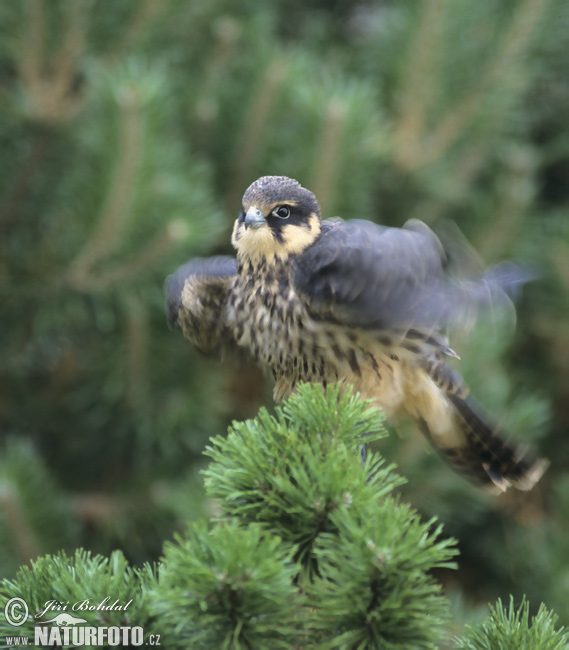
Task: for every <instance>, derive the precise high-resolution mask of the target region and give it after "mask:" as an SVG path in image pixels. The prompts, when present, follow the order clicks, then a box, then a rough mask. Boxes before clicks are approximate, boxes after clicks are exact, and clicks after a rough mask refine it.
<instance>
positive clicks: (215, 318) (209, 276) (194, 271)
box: [164, 256, 237, 353]
mask: <svg viewBox="0 0 569 650" xmlns="http://www.w3.org/2000/svg"><path fill="white" fill-rule="evenodd" d="M236 274H237V261H236V260H235V258H233V257H228V256H220V257H210V258H207V259H200V258H196V259H193V260H191V261H190V262H188V263H187V264H184V265H183V266H181V267H180V268H179V269H178V270H177V271H176V272H175V273H173V274H172V275H170V276H168V277H167V278H166V281H165V282H164V293H165V296H166V314H167V316H168V324H169V325H170V327H179V328H181V329H182V332H183V333H184V336H185V337H186V338H188V339H189V340H190V341H191V342H192V343H193V344H194V345H195V346H196V347H197V348H198V349H199V350H201V351H202V352H205V353H219V352H220V351H221V350H222V349H223V348H224V347H225V346H226V345H227V344H230V343H233V338H232V336H231V333H230V331H229V329H228V327H227V324H226V323H225V318H224V305H225V301H226V299H227V295H228V291H229V290H230V287H231V284H232V282H233V278H234V276H235V275H236Z"/></svg>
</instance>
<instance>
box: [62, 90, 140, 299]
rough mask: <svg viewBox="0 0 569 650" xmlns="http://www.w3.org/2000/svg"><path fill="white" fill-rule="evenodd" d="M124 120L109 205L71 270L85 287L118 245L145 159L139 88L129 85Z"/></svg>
mask: <svg viewBox="0 0 569 650" xmlns="http://www.w3.org/2000/svg"><path fill="white" fill-rule="evenodd" d="M120 99H121V102H120V107H121V109H122V110H121V120H120V133H119V141H118V144H117V151H118V161H117V166H116V169H115V173H114V175H113V181H112V182H111V188H110V191H109V194H108V197H107V200H106V203H105V208H104V210H103V212H102V214H101V215H100V217H99V222H98V224H97V226H96V228H95V231H94V232H93V233H92V235H91V237H90V238H89V239H88V240H87V242H86V244H85V246H84V247H83V249H82V250H81V251H80V252H79V254H78V255H77V257H76V258H75V260H74V261H73V263H72V264H71V268H70V269H69V271H68V273H67V281H68V282H69V283H70V284H71V285H73V286H75V287H77V288H82V287H83V286H84V285H85V284H88V282H87V276H88V275H89V273H90V272H91V269H92V268H93V266H94V265H95V264H97V262H99V261H100V260H101V259H103V258H104V257H107V256H108V255H109V253H110V252H112V250H113V248H114V247H115V246H116V245H117V242H118V239H119V236H120V234H121V230H122V227H123V225H124V222H125V221H126V219H127V217H128V216H129V213H130V203H131V201H132V198H133V196H134V185H135V181H136V172H137V168H138V164H139V161H140V158H141V148H142V136H143V119H142V111H141V109H140V102H139V99H138V95H137V91H136V88H133V87H125V88H124V89H123V91H122V95H121V98H120Z"/></svg>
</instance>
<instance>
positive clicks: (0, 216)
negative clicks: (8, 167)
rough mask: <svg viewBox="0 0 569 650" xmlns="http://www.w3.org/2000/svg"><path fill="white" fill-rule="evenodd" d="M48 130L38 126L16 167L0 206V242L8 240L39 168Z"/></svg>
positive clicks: (0, 249)
mask: <svg viewBox="0 0 569 650" xmlns="http://www.w3.org/2000/svg"><path fill="white" fill-rule="evenodd" d="M49 136H50V132H49V131H48V130H47V129H45V128H39V129H37V130H35V132H34V133H33V134H32V136H31V143H30V146H29V147H28V149H27V151H26V154H25V157H24V160H23V161H22V163H21V165H20V166H19V167H18V168H17V171H16V173H15V175H14V180H13V182H12V185H11V188H10V189H9V191H8V192H7V194H6V198H5V199H4V202H3V204H2V206H1V207H0V242H3V243H4V242H6V241H7V240H8V234H9V231H10V229H11V227H12V225H13V224H14V222H15V221H16V218H17V216H18V212H19V210H20V206H21V205H22V202H23V201H24V199H25V197H26V194H27V193H28V190H29V187H30V183H31V181H32V179H33V178H34V176H35V174H36V172H37V171H38V170H39V169H40V165H41V163H42V161H43V158H44V155H45V152H46V150H47V145H48V142H49V139H50V137H49ZM4 253H5V246H0V273H1V272H2V271H3V270H4V269H3V267H4V264H5V261H4Z"/></svg>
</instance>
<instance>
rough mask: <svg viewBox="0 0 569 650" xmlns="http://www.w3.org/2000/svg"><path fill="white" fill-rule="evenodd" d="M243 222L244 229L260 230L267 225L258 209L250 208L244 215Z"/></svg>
mask: <svg viewBox="0 0 569 650" xmlns="http://www.w3.org/2000/svg"><path fill="white" fill-rule="evenodd" d="M244 222H245V227H246V228H249V227H251V228H260V227H261V226H264V225H265V224H266V223H267V220H266V219H265V216H264V215H263V213H262V212H261V210H259V208H255V207H251V208H249V209H248V210H247V213H246V214H245V219H244Z"/></svg>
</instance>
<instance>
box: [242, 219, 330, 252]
mask: <svg viewBox="0 0 569 650" xmlns="http://www.w3.org/2000/svg"><path fill="white" fill-rule="evenodd" d="M321 230H322V225H321V222H320V219H318V217H317V216H316V215H314V214H313V215H311V216H310V217H309V219H308V221H307V222H306V224H302V225H297V224H287V225H284V226H283V227H282V230H281V241H278V240H277V239H276V237H275V235H274V232H273V230H272V229H271V228H270V226H268V225H263V226H260V227H258V228H245V226H244V225H243V224H242V223H239V222H238V221H236V222H235V225H234V227H233V234H232V236H231V243H232V244H233V247H234V248H235V249H236V250H237V257H238V259H241V260H242V261H250V262H252V263H253V264H257V263H259V262H261V261H262V260H265V261H267V262H272V261H273V260H274V259H275V258H276V257H278V258H280V259H281V260H285V259H286V258H287V257H289V256H291V255H299V254H300V253H302V252H303V251H304V250H306V249H307V248H308V247H309V246H310V245H311V244H313V243H314V242H315V241H316V239H317V238H318V236H319V235H320V232H321Z"/></svg>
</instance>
